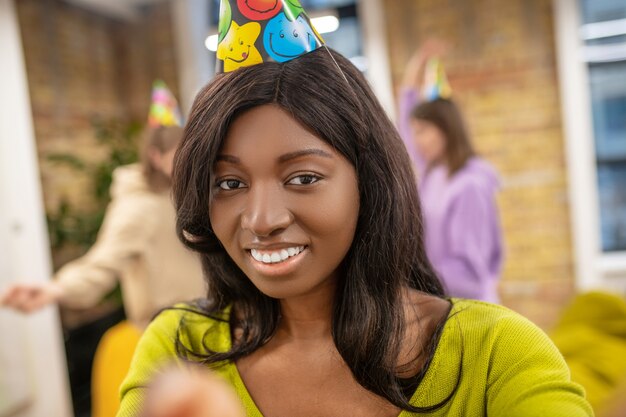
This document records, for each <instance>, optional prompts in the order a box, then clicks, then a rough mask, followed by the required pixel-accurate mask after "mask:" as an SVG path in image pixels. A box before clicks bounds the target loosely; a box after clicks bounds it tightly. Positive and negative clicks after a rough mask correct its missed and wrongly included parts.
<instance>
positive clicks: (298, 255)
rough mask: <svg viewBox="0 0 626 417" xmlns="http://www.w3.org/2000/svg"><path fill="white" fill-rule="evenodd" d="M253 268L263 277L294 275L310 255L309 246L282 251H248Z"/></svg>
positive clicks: (287, 248)
mask: <svg viewBox="0 0 626 417" xmlns="http://www.w3.org/2000/svg"><path fill="white" fill-rule="evenodd" d="M247 252H248V255H249V257H250V263H251V265H252V267H253V268H254V269H255V270H256V271H257V272H258V273H260V274H261V275H268V276H279V275H286V274H290V273H292V272H293V271H294V270H295V269H297V268H298V266H299V265H300V263H301V262H302V261H303V260H304V258H305V257H306V255H307V254H308V253H309V249H308V246H291V247H285V248H281V249H272V250H261V249H251V250H248V251H247Z"/></svg>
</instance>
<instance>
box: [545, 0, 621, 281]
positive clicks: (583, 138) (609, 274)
mask: <svg viewBox="0 0 626 417" xmlns="http://www.w3.org/2000/svg"><path fill="white" fill-rule="evenodd" d="M553 5H554V18H555V38H556V52H557V61H558V74H559V82H560V93H561V111H562V120H563V130H564V135H565V149H566V156H567V166H568V170H567V171H568V181H569V187H568V188H569V199H570V207H571V211H570V219H571V227H572V234H573V236H572V237H573V244H574V269H575V277H576V287H577V288H578V289H579V290H582V291H585V290H591V289H604V290H610V291H618V292H622V293H624V292H626V251H623V252H612V253H603V252H602V247H601V243H600V242H601V236H600V221H599V214H600V213H599V207H598V204H599V195H598V182H597V171H596V161H595V146H594V134H593V120H592V112H591V98H590V92H589V72H588V66H587V59H586V54H587V51H586V50H585V48H584V44H583V41H582V39H581V30H580V28H581V21H582V20H581V18H580V8H579V7H580V6H579V2H578V0H553Z"/></svg>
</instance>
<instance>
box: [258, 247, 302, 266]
mask: <svg viewBox="0 0 626 417" xmlns="http://www.w3.org/2000/svg"><path fill="white" fill-rule="evenodd" d="M304 249H305V246H292V247H288V248H282V249H277V250H271V251H270V250H259V249H251V250H250V255H252V257H253V258H254V260H255V261H258V262H262V263H264V264H275V263H279V262H283V261H286V260H287V259H289V258H291V257H294V256H297V255H299V254H300V253H301V252H302V251H303V250H304Z"/></svg>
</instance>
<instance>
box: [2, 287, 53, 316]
mask: <svg viewBox="0 0 626 417" xmlns="http://www.w3.org/2000/svg"><path fill="white" fill-rule="evenodd" d="M62 295H63V289H62V288H61V287H60V286H59V285H58V284H57V283H55V282H54V281H50V282H45V283H29V284H23V283H20V284H12V285H10V286H9V287H8V288H6V289H5V290H4V291H0V307H9V308H12V309H15V310H18V311H21V312H22V313H32V312H34V311H37V310H39V309H41V308H43V307H45V306H47V305H48V304H51V303H56V302H57V301H59V299H60V298H61V296H62Z"/></svg>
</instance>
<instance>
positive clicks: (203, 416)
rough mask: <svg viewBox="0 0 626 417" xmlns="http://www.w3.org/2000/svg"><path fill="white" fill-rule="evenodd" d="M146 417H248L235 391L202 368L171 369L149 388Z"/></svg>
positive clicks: (145, 405)
mask: <svg viewBox="0 0 626 417" xmlns="http://www.w3.org/2000/svg"><path fill="white" fill-rule="evenodd" d="M144 407H145V408H144V411H143V414H142V416H143V417H245V416H246V413H245V411H244V408H243V405H242V404H241V401H240V400H239V398H238V397H237V395H236V393H235V391H234V390H233V389H232V388H231V387H230V386H229V385H228V384H227V383H226V382H225V381H223V380H222V379H221V378H220V377H218V376H216V375H215V374H213V373H212V372H210V371H208V370H206V369H204V368H201V367H200V366H189V367H186V368H171V369H167V370H166V371H164V372H163V373H162V374H161V375H159V376H158V377H157V378H156V379H155V380H154V382H153V383H152V384H150V386H149V387H148V395H147V397H146V402H145V404H144Z"/></svg>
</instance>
